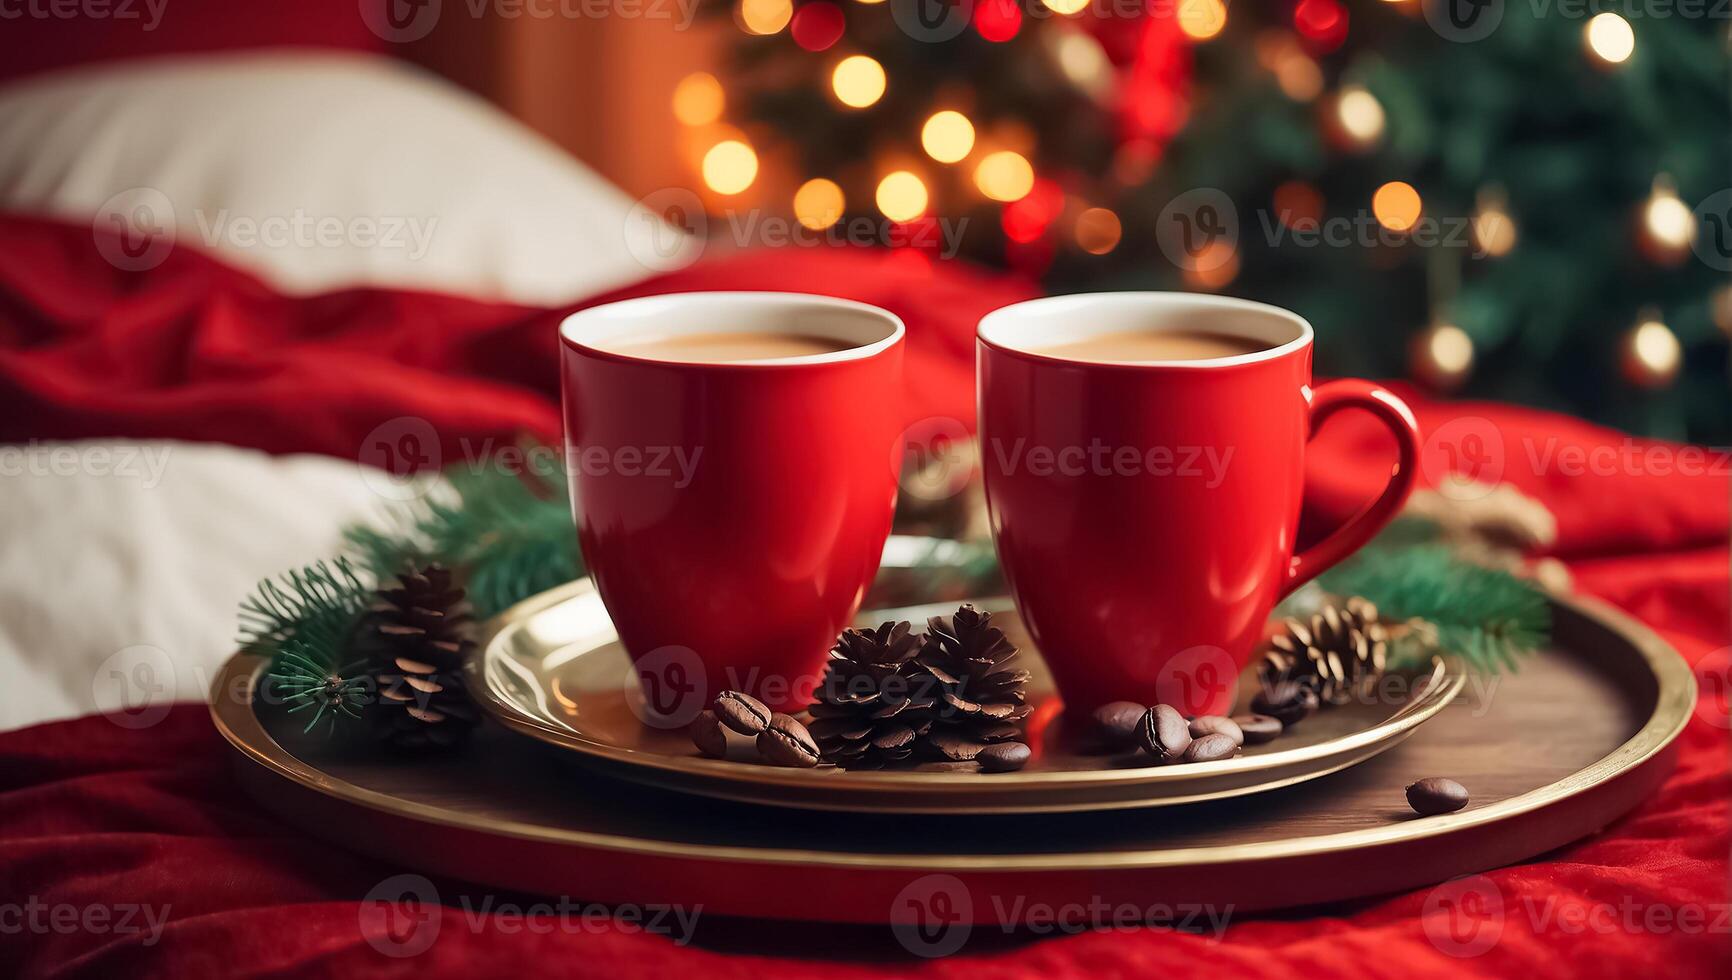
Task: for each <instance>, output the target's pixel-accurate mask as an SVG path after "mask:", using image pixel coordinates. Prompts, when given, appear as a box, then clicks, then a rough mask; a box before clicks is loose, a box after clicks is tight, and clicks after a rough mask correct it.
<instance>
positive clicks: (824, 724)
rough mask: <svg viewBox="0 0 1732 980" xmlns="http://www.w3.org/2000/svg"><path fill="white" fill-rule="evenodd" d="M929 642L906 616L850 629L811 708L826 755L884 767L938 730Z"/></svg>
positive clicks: (850, 764)
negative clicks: (923, 658)
mask: <svg viewBox="0 0 1732 980" xmlns="http://www.w3.org/2000/svg"><path fill="white" fill-rule="evenodd" d="M925 645H926V637H924V636H919V635H917V634H914V633H912V632H910V627H909V624H908V623H906V622H902V623H885V624H883V625H882V626H879V627H878V628H877V629H875V630H874V629H868V630H856V629H850V630H845V631H843V633H842V635H841V637H840V638H838V639H837V641H836V646H835V647H834V648H833V649H832V650H831V651H830V662H829V665H828V667H827V668H826V669H825V671H824V679H823V682H822V683H820V684H819V685H818V690H817V691H816V692H815V693H816V697H817V700H816V701H815V702H813V704H812V707H811V709H810V712H811V715H812V724H811V725H810V726H808V728H809V730H810V731H811V733H812V738H813V739H814V740H816V741H817V743H818V752H819V755H820V757H821V758H823V759H824V761H826V762H833V763H835V764H836V765H838V766H841V767H843V768H845V769H880V768H883V767H884V766H889V765H895V764H897V763H900V762H903V761H905V760H906V759H908V757H909V756H911V755H913V754H914V750H915V749H916V748H917V747H918V746H919V745H920V742H921V739H923V738H924V737H925V736H926V734H927V732H928V731H929V730H930V729H931V728H932V706H933V695H932V687H933V680H932V677H931V675H930V674H927V673H926V671H925V669H924V668H922V667H921V664H920V651H921V650H922V649H923V648H924V647H925Z"/></svg>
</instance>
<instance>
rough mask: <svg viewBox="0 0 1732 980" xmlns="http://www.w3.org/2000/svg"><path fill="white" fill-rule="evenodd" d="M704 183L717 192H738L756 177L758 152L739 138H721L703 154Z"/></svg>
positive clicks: (749, 184)
mask: <svg viewBox="0 0 1732 980" xmlns="http://www.w3.org/2000/svg"><path fill="white" fill-rule="evenodd" d="M703 172H704V185H705V186H707V187H708V188H709V189H710V190H713V191H715V192H716V193H718V194H738V193H740V192H741V191H743V190H745V189H746V188H748V187H750V186H752V181H754V180H756V179H757V177H758V154H757V153H755V152H753V150H752V148H751V147H750V146H747V145H746V144H745V143H743V142H741V141H739V140H723V141H722V142H720V143H717V144H716V145H715V146H712V147H710V150H709V152H708V153H705V154H704V166H703Z"/></svg>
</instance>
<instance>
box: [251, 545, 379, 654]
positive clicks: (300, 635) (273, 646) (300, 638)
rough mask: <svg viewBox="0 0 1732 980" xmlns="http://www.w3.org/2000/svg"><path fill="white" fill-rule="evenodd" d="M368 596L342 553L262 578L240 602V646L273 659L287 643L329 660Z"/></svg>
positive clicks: (340, 647) (344, 641)
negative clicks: (338, 556) (331, 558)
mask: <svg viewBox="0 0 1732 980" xmlns="http://www.w3.org/2000/svg"><path fill="white" fill-rule="evenodd" d="M371 599H372V592H371V590H369V589H368V587H367V586H366V585H365V584H364V583H362V581H361V580H360V578H359V577H357V576H356V575H355V571H354V568H353V567H352V566H351V565H350V564H349V561H348V560H347V559H344V558H338V559H336V560H335V561H334V562H330V563H327V562H323V561H319V562H314V563H313V564H311V565H308V566H306V567H305V568H300V569H296V570H294V571H291V572H288V573H286V574H284V575H282V576H281V577H279V578H278V579H277V580H275V581H272V580H271V579H265V580H263V581H261V582H260V583H259V584H258V588H257V589H256V590H255V591H254V592H253V594H252V595H251V596H248V597H247V599H246V600H245V601H243V602H242V603H241V608H240V638H239V642H240V645H241V649H243V650H246V651H248V652H249V653H260V654H264V655H266V656H269V657H273V658H275V657H276V656H277V655H278V654H279V653H280V652H281V651H282V650H283V649H285V648H286V647H288V646H290V645H291V644H292V645H294V646H295V647H296V648H297V649H299V650H300V651H301V652H302V653H303V654H305V655H307V656H310V657H314V658H316V659H319V660H320V662H322V663H325V664H326V665H329V664H330V663H333V662H335V659H336V658H337V657H339V656H340V655H341V651H342V650H343V649H344V648H345V647H346V646H347V644H348V639H349V635H350V633H351V632H352V631H353V629H354V627H355V624H356V623H357V622H359V621H360V618H361V615H362V614H363V613H365V612H366V610H367V606H368V604H369V602H370V601H371Z"/></svg>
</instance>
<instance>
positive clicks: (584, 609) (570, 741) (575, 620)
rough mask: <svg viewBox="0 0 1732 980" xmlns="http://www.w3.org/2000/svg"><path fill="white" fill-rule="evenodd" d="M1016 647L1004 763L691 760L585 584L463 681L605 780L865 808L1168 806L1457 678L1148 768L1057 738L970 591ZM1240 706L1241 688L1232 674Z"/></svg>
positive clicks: (1355, 750) (547, 599)
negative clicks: (1220, 756) (644, 692)
mask: <svg viewBox="0 0 1732 980" xmlns="http://www.w3.org/2000/svg"><path fill="white" fill-rule="evenodd" d="M975 604H976V605H978V606H980V607H981V608H983V609H986V610H989V611H991V612H993V613H994V618H993V623H994V624H995V625H997V626H1000V627H1001V628H1003V629H1004V631H1005V634H1006V635H1007V636H1008V637H1009V638H1010V640H1011V642H1013V643H1015V644H1016V645H1017V646H1018V647H1020V648H1021V649H1022V651H1023V654H1022V657H1021V658H1019V660H1018V664H1019V665H1020V666H1022V667H1025V668H1026V669H1028V670H1029V671H1030V673H1031V674H1032V675H1033V676H1032V677H1031V678H1030V680H1029V703H1030V705H1031V707H1032V708H1033V711H1032V713H1031V715H1030V722H1029V726H1028V728H1029V733H1030V737H1029V742H1030V744H1031V747H1032V748H1033V749H1034V758H1033V760H1032V761H1031V762H1030V764H1029V765H1028V767H1027V768H1025V769H1023V770H1022V771H1020V772H1014V773H1001V774H994V775H985V774H982V773H978V772H972V771H967V772H956V771H949V772H944V771H919V770H897V771H878V772H860V771H852V772H850V771H843V770H841V769H837V768H835V767H833V766H823V767H820V768H817V769H788V768H781V767H777V766H770V765H765V764H763V763H761V762H757V761H753V760H752V759H751V755H752V751H751V749H750V746H749V745H745V744H738V743H737V744H736V745H735V746H734V749H735V751H734V752H732V753H731V754H730V757H729V758H727V759H712V758H707V757H704V756H702V755H699V754H698V752H697V750H696V749H695V748H694V747H693V745H692V742H691V739H690V738H688V737H687V736H686V735H685V733H684V731H683V729H682V728H679V727H654V726H652V725H649V724H646V723H645V719H646V718H647V717H648V715H647V713H645V712H644V711H643V709H642V707H641V704H642V697H641V695H640V694H639V693H638V690H637V675H636V671H635V670H633V668H632V665H631V661H630V659H629V658H628V657H627V655H626V653H625V651H624V649H623V648H622V647H621V646H620V645H619V643H618V642H617V637H616V635H615V633H614V630H613V627H612V624H611V623H610V622H609V620H608V616H607V611H606V609H604V608H603V607H602V604H601V597H600V596H599V595H598V594H597V593H596V591H595V588H594V586H593V585H592V584H591V582H590V581H589V580H588V579H579V580H578V581H576V582H570V583H567V584H566V585H564V586H561V587H559V588H557V589H554V590H552V591H549V592H546V593H544V594H542V595H539V596H536V597H534V598H532V599H529V600H527V601H525V602H523V603H521V604H519V605H517V606H515V607H513V608H512V609H509V610H507V611H506V612H505V613H504V614H503V615H501V616H500V617H498V619H497V620H496V621H495V623H494V624H493V627H492V629H491V631H490V633H489V634H488V635H487V636H486V637H485V638H484V640H483V642H482V643H481V645H480V646H479V647H478V648H477V651H476V653H475V655H474V656H473V657H472V658H471V660H470V662H469V664H468V665H467V669H468V671H469V681H470V690H471V691H473V692H474V693H475V696H476V699H477V700H478V701H479V702H480V703H481V705H482V707H483V708H484V709H485V710H486V711H487V712H488V713H489V714H491V715H492V716H493V717H494V718H496V719H498V720H499V721H500V722H501V723H502V724H504V725H505V726H506V727H508V728H510V729H512V730H514V731H517V732H520V733H522V734H524V735H528V736H530V737H532V738H537V739H540V740H542V741H544V742H548V743H551V744H553V745H556V746H559V747H560V748H562V749H567V750H570V752H572V753H573V754H574V758H576V759H578V760H580V761H582V762H583V763H584V764H585V765H589V766H592V767H597V768H599V769H601V770H602V771H604V772H606V773H607V774H608V775H611V776H615V777H618V778H621V779H627V780H631V781H634V782H640V783H645V784H648V785H653V786H659V787H662V788H664V789H672V790H677V791H680V792H685V793H695V794H698V795H701V796H709V797H715V798H718V799H726V800H734V801H737V802H743V803H758V804H766V805H772V806H786V807H797V808H800V809H807V810H842V811H851V812H879V813H934V814H936V813H1060V812H1068V811H1083V810H1113V809H1127V808H1131V807H1159V806H1172V805H1175V804H1181V803H1197V802H1200V801H1203V800H1218V799H1226V798H1228V797H1233V796H1243V795H1246V794H1250V793H1260V792H1264V791H1267V790H1271V789H1278V788H1280V787H1283V786H1290V785H1293V784H1295V783H1300V782H1304V781H1306V780H1309V779H1316V778H1317V777H1319V776H1325V775H1328V774H1329V773H1332V772H1337V771H1340V770H1342V769H1345V768H1347V767H1348V766H1352V765H1355V764H1357V763H1360V762H1363V761H1365V760H1366V759H1369V758H1371V757H1372V756H1374V755H1377V754H1378V753H1380V752H1384V751H1386V750H1388V749H1389V748H1391V747H1393V746H1395V745H1396V744H1398V743H1399V742H1400V741H1401V740H1402V739H1404V738H1406V737H1407V736H1409V735H1410V734H1412V733H1413V731H1414V729H1415V728H1417V727H1418V726H1419V725H1421V724H1423V723H1424V722H1425V721H1426V720H1427V719H1429V718H1431V717H1432V716H1433V715H1435V714H1437V712H1438V711H1440V710H1442V709H1443V707H1444V706H1445V705H1447V704H1448V703H1449V702H1450V701H1451V699H1453V698H1454V697H1455V696H1456V694H1458V693H1459V692H1460V691H1461V689H1462V686H1463V685H1464V683H1465V682H1466V677H1465V675H1464V674H1463V673H1462V672H1461V671H1460V670H1459V669H1454V668H1452V667H1450V666H1448V665H1447V664H1446V663H1445V662H1444V661H1441V660H1440V661H1437V662H1435V663H1434V664H1433V665H1432V667H1431V669H1430V670H1428V671H1426V672H1423V673H1422V674H1420V675H1419V676H1417V677H1414V678H1412V679H1411V680H1412V683H1410V684H1401V685H1396V687H1398V688H1399V690H1398V691H1397V694H1398V695H1399V696H1398V697H1396V698H1393V699H1390V700H1383V699H1370V698H1368V699H1365V700H1364V701H1355V702H1351V703H1349V704H1347V705H1343V706H1341V707H1335V708H1328V709H1326V710H1323V711H1319V712H1317V713H1316V714H1314V715H1312V716H1311V717H1310V718H1308V719H1306V721H1305V722H1304V723H1303V724H1301V725H1298V726H1295V728H1294V729H1293V730H1292V731H1291V732H1290V733H1287V734H1285V735H1283V736H1282V737H1281V738H1279V739H1277V740H1275V741H1274V742H1271V743H1268V744H1264V745H1257V746H1247V747H1246V748H1245V751H1244V753H1243V754H1242V755H1240V756H1237V757H1235V758H1232V759H1225V760H1222V761H1219V762H1207V763H1193V764H1188V765H1177V766H1157V765H1152V764H1150V759H1149V757H1148V756H1146V755H1143V754H1141V753H1124V754H1119V755H1115V756H1102V755H1098V754H1086V753H1082V752H1079V751H1077V750H1076V748H1075V747H1074V746H1073V745H1072V744H1071V743H1072V742H1073V741H1074V740H1073V739H1069V738H1066V737H1064V736H1062V735H1061V734H1060V730H1061V728H1062V727H1063V726H1061V725H1059V724H1057V716H1058V713H1059V711H1060V709H1061V703H1060V701H1059V699H1058V695H1057V692H1056V691H1055V690H1054V687H1053V683H1052V676H1051V674H1050V673H1049V672H1048V671H1047V669H1046V665H1045V663H1044V662H1043V661H1042V660H1041V657H1040V652H1039V650H1037V649H1036V648H1035V646H1034V643H1033V641H1032V640H1030V639H1029V637H1028V635H1027V633H1026V631H1025V630H1024V628H1023V625H1022V622H1021V620H1020V619H1019V618H1018V617H1017V614H1016V610H1015V609H1014V608H1013V607H1012V605H1011V603H1010V601H1009V600H1008V599H1004V598H997V599H983V600H976V601H975ZM956 605H957V604H956V603H936V604H932V605H925V606H913V607H908V608H901V609H883V610H874V611H870V612H866V613H863V614H862V615H861V616H860V619H859V621H860V622H861V623H863V624H867V625H876V624H877V623H881V622H884V621H887V620H909V621H912V622H914V623H917V624H920V623H924V622H925V621H926V619H927V617H929V616H933V615H942V614H946V613H949V612H954V611H955V609H956ZM1239 686H1240V690H1241V692H1243V693H1242V694H1241V704H1240V706H1239V708H1238V710H1241V711H1243V710H1248V709H1247V708H1246V706H1245V704H1244V703H1243V702H1244V701H1245V700H1248V699H1249V696H1250V695H1249V691H1250V690H1251V689H1252V687H1253V686H1254V685H1252V684H1248V683H1241V684H1240V685H1239Z"/></svg>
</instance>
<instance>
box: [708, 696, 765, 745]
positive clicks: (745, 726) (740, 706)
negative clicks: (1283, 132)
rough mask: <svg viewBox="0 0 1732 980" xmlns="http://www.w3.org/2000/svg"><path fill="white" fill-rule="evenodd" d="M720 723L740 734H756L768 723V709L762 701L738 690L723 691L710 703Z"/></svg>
mask: <svg viewBox="0 0 1732 980" xmlns="http://www.w3.org/2000/svg"><path fill="white" fill-rule="evenodd" d="M711 709H712V710H713V711H715V713H716V717H717V718H718V719H720V720H721V722H722V724H724V725H726V726H728V727H729V728H732V729H733V730H734V731H736V732H739V733H740V734H741V735H756V734H758V733H759V732H761V731H763V730H764V729H765V728H768V727H769V725H770V714H771V712H770V709H769V708H767V707H765V706H764V702H762V701H759V700H758V699H757V698H755V697H752V696H751V695H750V694H744V693H741V692H739V691H723V692H722V693H720V694H718V695H716V703H715V704H713V705H711Z"/></svg>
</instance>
